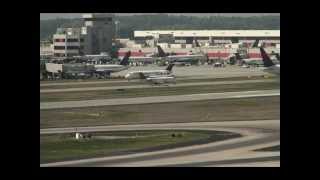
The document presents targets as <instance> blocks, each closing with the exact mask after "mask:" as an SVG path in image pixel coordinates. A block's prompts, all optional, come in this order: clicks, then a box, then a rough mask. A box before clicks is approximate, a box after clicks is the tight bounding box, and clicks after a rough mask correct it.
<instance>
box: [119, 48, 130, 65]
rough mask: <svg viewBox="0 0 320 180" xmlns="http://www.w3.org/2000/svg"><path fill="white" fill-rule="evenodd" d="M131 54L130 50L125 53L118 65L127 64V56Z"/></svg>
mask: <svg viewBox="0 0 320 180" xmlns="http://www.w3.org/2000/svg"><path fill="white" fill-rule="evenodd" d="M130 56H131V51H128V52H127V53H126V55H125V56H124V57H123V59H122V60H121V62H120V65H124V66H125V65H128V64H129V57H130Z"/></svg>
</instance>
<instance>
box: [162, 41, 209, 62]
mask: <svg viewBox="0 0 320 180" xmlns="http://www.w3.org/2000/svg"><path fill="white" fill-rule="evenodd" d="M157 48H158V57H161V58H165V60H167V61H169V62H170V63H173V62H175V63H179V64H181V63H191V62H192V61H197V60H199V59H202V58H204V57H205V56H204V55H203V54H187V55H169V53H165V52H164V50H163V49H162V48H161V47H160V46H159V45H158V46H157Z"/></svg>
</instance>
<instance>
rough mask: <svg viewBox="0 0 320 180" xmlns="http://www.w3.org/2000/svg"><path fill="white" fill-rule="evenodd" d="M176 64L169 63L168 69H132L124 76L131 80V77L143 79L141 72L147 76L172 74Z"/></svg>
mask: <svg viewBox="0 0 320 180" xmlns="http://www.w3.org/2000/svg"><path fill="white" fill-rule="evenodd" d="M174 65H175V64H169V65H168V67H167V68H166V69H163V70H149V71H132V72H129V73H127V74H126V75H125V76H124V77H125V79H128V80H131V79H141V77H142V76H141V75H140V74H141V73H142V74H143V75H144V76H145V77H150V76H159V75H162V76H165V75H170V74H171V73H172V68H173V66H174Z"/></svg>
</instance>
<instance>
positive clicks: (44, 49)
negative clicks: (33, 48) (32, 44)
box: [40, 41, 53, 57]
mask: <svg viewBox="0 0 320 180" xmlns="http://www.w3.org/2000/svg"><path fill="white" fill-rule="evenodd" d="M47 56H53V44H52V43H51V42H49V41H40V57H47Z"/></svg>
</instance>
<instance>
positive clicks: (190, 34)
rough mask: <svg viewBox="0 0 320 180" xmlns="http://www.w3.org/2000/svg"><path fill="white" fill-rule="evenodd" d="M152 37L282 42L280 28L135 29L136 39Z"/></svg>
mask: <svg viewBox="0 0 320 180" xmlns="http://www.w3.org/2000/svg"><path fill="white" fill-rule="evenodd" d="M150 39H155V41H156V42H158V43H169V44H193V43H194V39H197V40H198V42H199V43H202V44H229V43H232V42H240V43H244V44H248V45H251V44H252V43H254V41H255V40H257V39H258V40H259V42H260V43H261V42H263V43H264V44H266V45H267V46H276V44H279V43H280V30H166V31H165V30H159V31H156V30H155V31H134V40H135V42H136V43H139V44H142V43H145V42H146V41H148V40H150Z"/></svg>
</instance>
